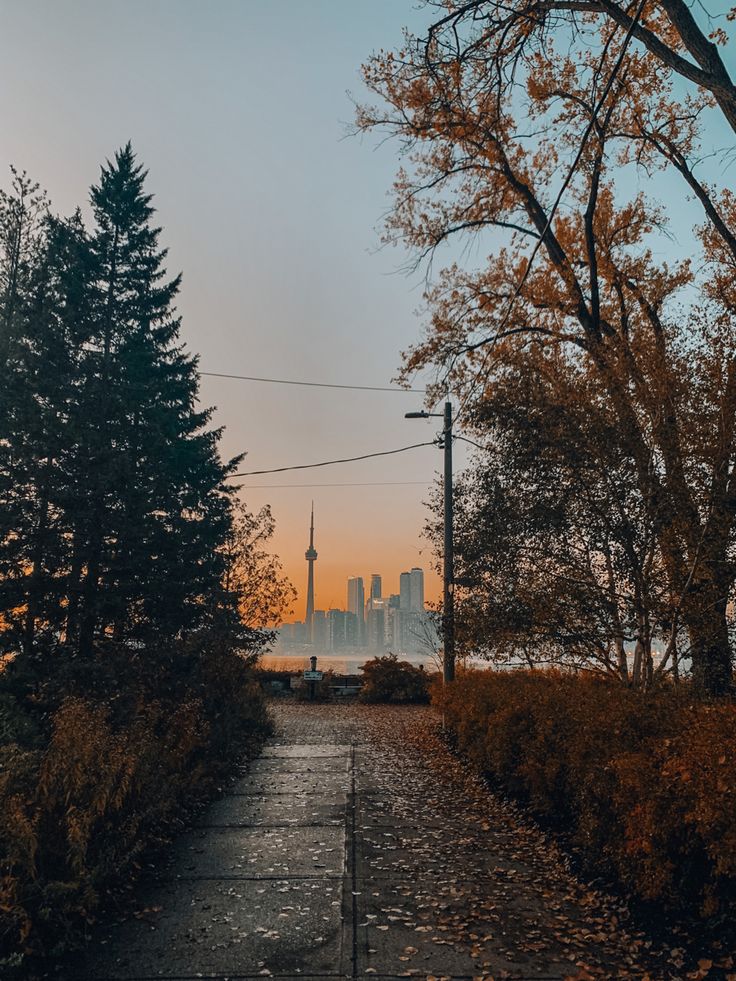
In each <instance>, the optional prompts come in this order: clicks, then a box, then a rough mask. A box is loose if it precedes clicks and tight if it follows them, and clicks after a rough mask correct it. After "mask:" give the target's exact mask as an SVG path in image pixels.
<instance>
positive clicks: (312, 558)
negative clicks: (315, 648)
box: [304, 501, 317, 630]
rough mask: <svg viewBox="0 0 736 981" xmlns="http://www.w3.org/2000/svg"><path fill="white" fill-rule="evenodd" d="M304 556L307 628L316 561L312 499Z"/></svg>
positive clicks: (310, 617)
mask: <svg viewBox="0 0 736 981" xmlns="http://www.w3.org/2000/svg"><path fill="white" fill-rule="evenodd" d="M304 558H305V559H306V560H307V562H308V563H309V579H308V580H307V616H306V619H305V621H304V622H305V623H306V625H307V630H310V629H311V626H312V615H313V614H314V563H315V562H316V561H317V550H316V549H315V547H314V501H312V520H311V522H310V525H309V548H308V549H307V551H306V552H305V553H304Z"/></svg>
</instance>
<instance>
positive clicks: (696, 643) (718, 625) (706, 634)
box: [683, 569, 733, 696]
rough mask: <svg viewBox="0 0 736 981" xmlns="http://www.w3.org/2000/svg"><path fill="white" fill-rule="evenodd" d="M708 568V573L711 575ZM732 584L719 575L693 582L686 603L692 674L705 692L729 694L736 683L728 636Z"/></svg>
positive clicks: (684, 606)
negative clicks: (729, 589) (730, 588)
mask: <svg viewBox="0 0 736 981" xmlns="http://www.w3.org/2000/svg"><path fill="white" fill-rule="evenodd" d="M707 571H708V570H707V569H706V570H704V572H705V573H706V574H707ZM727 601H728V586H727V585H725V584H723V583H720V582H719V581H718V579H717V577H716V576H711V577H709V578H707V579H706V578H705V576H704V575H703V576H701V578H700V580H699V581H698V582H695V583H693V585H692V587H691V590H690V594H689V596H688V597H687V598H686V602H685V603H684V605H683V620H684V622H685V624H686V626H687V629H688V633H689V635H690V658H691V660H692V677H693V681H694V683H695V686H696V688H697V689H698V691H700V692H702V694H704V695H710V696H719V695H726V694H728V693H729V692H730V691H731V687H732V683H733V657H732V653H731V645H730V643H729V639H728V623H727V621H726V605H727Z"/></svg>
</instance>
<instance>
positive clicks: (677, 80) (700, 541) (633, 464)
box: [358, 0, 736, 693]
mask: <svg viewBox="0 0 736 981" xmlns="http://www.w3.org/2000/svg"><path fill="white" fill-rule="evenodd" d="M427 7H428V8H429V10H430V12H431V13H432V14H433V15H434V20H433V22H432V23H431V24H430V26H429V27H428V29H427V31H426V33H425V34H424V35H423V36H414V35H411V34H407V35H406V36H405V39H404V43H403V45H401V47H400V48H398V49H397V50H396V51H394V52H387V53H386V52H381V53H379V54H377V55H375V56H374V57H373V58H372V59H371V60H370V61H369V62H368V63H367V65H366V66H365V69H364V73H365V80H366V83H367V85H368V87H369V89H370V90H371V91H372V92H373V93H375V95H377V96H378V97H379V98H378V99H377V100H376V101H375V102H374V103H373V104H369V105H366V106H363V107H362V108H361V109H360V110H359V112H358V125H359V127H360V128H362V129H364V130H374V129H375V130H382V131H388V132H389V133H391V134H394V135H395V136H397V137H398V138H399V140H400V141H401V147H402V151H403V154H404V158H405V161H406V162H405V165H404V166H403V167H402V169H401V170H400V171H399V175H398V177H397V180H396V183H395V206H394V209H393V211H392V213H391V214H390V216H389V218H388V222H387V231H386V238H387V240H388V241H401V242H403V243H404V244H405V245H406V246H408V247H409V248H410V249H412V250H413V251H414V253H415V254H416V255H417V256H418V258H419V259H420V260H421V259H422V258H433V257H436V256H438V255H440V254H442V255H448V254H449V255H450V259H451V260H454V261H450V263H449V264H448V265H446V266H445V268H444V269H443V270H442V271H441V272H440V273H439V274H438V275H437V276H436V277H435V278H434V280H433V281H432V282H431V284H430V286H429V288H428V292H427V303H428V311H429V323H428V327H427V332H426V335H425V337H424V339H423V340H422V341H421V342H420V343H419V344H417V345H416V346H415V347H414V348H413V349H411V350H410V351H409V352H407V354H406V357H405V363H404V372H405V377H408V376H409V375H411V373H413V372H414V371H416V370H419V369H425V368H428V367H433V368H434V369H435V370H436V372H437V380H438V385H439V387H440V388H444V387H445V386H447V385H450V386H452V387H453V388H454V389H455V391H456V392H457V393H458V395H459V397H460V400H461V409H460V418H461V421H462V422H464V423H465V425H466V426H468V427H470V428H475V430H476V432H477V434H478V435H479V436H482V437H485V436H487V435H488V434H487V431H486V423H487V420H488V418H489V416H488V415H486V416H485V417H484V414H483V404H484V402H485V401H487V400H489V399H491V400H492V398H493V391H494V388H495V386H496V385H498V384H501V383H502V382H503V380H504V378H506V377H507V376H508V372H509V370H510V368H509V366H510V365H511V364H513V365H514V370H521V371H522V373H526V374H527V375H528V376H529V377H530V378H532V379H533V378H537V377H542V375H544V374H545V373H547V374H550V373H555V372H556V373H561V374H562V375H564V376H566V377H567V378H568V379H569V380H570V386H569V387H570V390H569V392H568V394H567V396H566V397H567V398H568V399H569V400H572V401H573V402H577V403H579V405H580V406H582V407H584V406H585V404H586V399H587V398H589V396H590V393H595V394H594V399H595V401H596V402H598V403H599V404H600V406H602V408H603V410H604V415H605V417H606V418H607V419H608V420H609V421H612V422H613V425H612V426H611V427H610V428H609V432H608V438H609V439H610V440H614V441H615V443H616V454H617V459H618V464H617V466H619V471H620V479H622V480H625V481H626V484H627V487H628V488H629V490H630V493H629V501H628V503H627V507H628V508H633V512H632V513H634V514H636V516H637V520H641V521H643V522H644V523H645V524H646V526H647V528H650V529H651V534H652V536H653V543H654V548H655V552H656V556H655V558H656V562H657V564H658V565H659V566H661V569H662V570H663V574H664V576H665V577H666V587H665V588H666V592H667V593H668V594H669V600H668V602H669V604H670V606H671V607H672V610H673V613H674V614H676V616H677V618H678V621H679V623H680V624H682V625H683V626H684V627H685V629H686V634H687V637H688V647H687V652H686V653H687V655H688V657H689V658H690V660H691V663H692V673H693V677H694V679H695V681H696V682H697V684H698V685H699V686H700V687H701V689H702V690H704V691H706V692H709V693H722V692H725V691H727V690H728V689H729V687H730V685H731V679H732V654H731V649H730V645H729V636H728V622H727V607H728V603H729V598H730V596H731V594H732V591H733V586H734V576H735V574H736V565H735V564H734V558H735V554H734V545H735V544H736V541H735V539H734V536H735V533H736V528H735V527H734V517H735V516H736V469H735V467H736V446H735V444H734V440H735V438H736V427H735V426H734V423H735V422H736V352H735V351H734V340H735V337H736V335H735V334H734V330H733V316H734V312H735V311H736V292H734V288H733V281H734V279H733V271H734V266H735V264H736V198H735V197H734V196H733V194H732V193H731V192H730V191H729V190H728V188H724V187H719V186H718V184H717V170H716V169H715V168H712V167H711V171H712V172H713V173H712V174H711V173H710V172H709V171H708V170H707V169H705V168H704V165H703V162H702V161H703V158H704V157H705V156H707V155H708V153H709V150H710V146H711V144H712V143H713V142H714V140H715V139H717V135H716V134H717V133H718V132H719V128H720V131H723V130H728V129H729V128H730V129H731V130H733V129H734V128H736V89H734V86H733V84H732V82H731V80H730V78H729V75H728V72H727V70H726V68H725V66H724V62H723V59H722V58H721V54H720V51H719V46H722V45H724V44H726V43H728V37H727V34H726V32H725V30H724V29H723V22H722V23H721V25H718V26H715V29H713V25H706V26H705V27H703V26H701V25H700V24H699V23H698V22H697V21H696V20H695V17H694V15H693V12H692V11H691V10H690V8H689V7H687V6H686V4H684V3H683V2H681V0H659V2H645V0H641V2H640V3H638V4H632V5H625V4H622V3H618V2H614V0H590V2H588V0H579V2H578V0H576V2H575V3H569V2H567V0H511V2H510V3H497V2H493V0H470V2H464V3H461V2H459V0H446V2H442V3H439V2H436V3H435V2H429V3H428V4H427ZM709 33H710V36H709ZM714 174H715V176H714ZM660 185H661V186H665V187H674V188H675V189H676V190H675V192H674V193H676V194H677V201H678V202H680V201H682V200H683V199H684V198H685V196H686V195H689V196H690V198H692V203H691V205H690V212H689V213H688V212H687V209H683V208H678V209H677V215H676V218H677V221H678V223H679V224H681V223H682V220H683V214H682V212H683V211H684V212H685V215H684V217H685V218H687V217H688V214H692V217H693V220H692V222H691V228H690V231H691V233H692V234H691V235H690V238H689V240H688V242H687V247H686V249H684V250H682V255H681V256H680V257H679V258H678V256H677V255H676V254H675V255H674V256H673V258H672V259H671V260H670V261H666V260H664V259H663V258H662V243H663V242H666V241H667V239H666V238H665V237H664V236H666V235H667V234H669V232H668V220H669V219H670V218H671V217H672V214H673V208H672V202H671V201H668V200H665V201H664V202H662V201H659V200H657V191H658V187H659V186H660ZM693 208H697V212H693ZM678 228H679V225H678ZM460 236H464V237H465V238H466V239H467V238H468V237H469V238H470V240H471V241H472V242H473V243H475V248H474V250H473V252H472V254H481V255H483V254H484V255H487V258H486V259H485V260H484V261H481V262H479V263H477V264H476V265H472V263H470V262H469V261H468V258H467V257H468V255H470V254H471V250H469V249H467V248H466V249H465V251H463V252H460V250H459V249H457V247H456V246H454V245H453V242H454V241H455V240H456V239H458V237H460ZM453 250H454V251H453ZM670 251H672V252H674V251H675V250H673V249H672V248H670ZM484 418H485V420H486V423H484ZM561 438H563V439H564V433H563V434H561ZM611 507H613V504H611Z"/></svg>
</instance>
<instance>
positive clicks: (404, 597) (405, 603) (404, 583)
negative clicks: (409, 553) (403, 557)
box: [399, 572, 411, 613]
mask: <svg viewBox="0 0 736 981" xmlns="http://www.w3.org/2000/svg"><path fill="white" fill-rule="evenodd" d="M399 609H400V610H405V611H406V612H407V613H408V612H409V610H411V573H409V572H402V573H401V575H400V576H399Z"/></svg>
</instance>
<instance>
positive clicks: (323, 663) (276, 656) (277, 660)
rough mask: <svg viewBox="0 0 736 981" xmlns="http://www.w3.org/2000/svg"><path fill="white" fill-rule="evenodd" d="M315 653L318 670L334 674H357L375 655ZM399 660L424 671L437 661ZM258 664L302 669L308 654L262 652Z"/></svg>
mask: <svg viewBox="0 0 736 981" xmlns="http://www.w3.org/2000/svg"><path fill="white" fill-rule="evenodd" d="M312 653H313V654H316V655H317V670H318V671H334V672H335V674H359V673H360V672H359V670H358V669H359V668H360V666H361V665H362V664H365V662H366V661H370V660H371V659H372V658H373V657H375V656H376V655H374V654H372V653H371V652H370V651H314V652H312ZM398 658H399V660H400V661H408V662H409V663H410V664H415V665H417V666H419V665H422V666H423V667H424V669H425V671H435V670H437V669H438V666H439V665H438V663H437V662H436V661H435V659H433V658H431V657H430V656H428V655H426V654H399V655H398ZM259 664H260V665H261V666H262V667H264V668H272V669H274V670H276V671H304V669H305V668H308V667H309V654H301V653H295V652H293V651H283V652H282V651H272V652H269V653H268V654H264V655H263V657H262V658H261V659H260V661H259Z"/></svg>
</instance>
